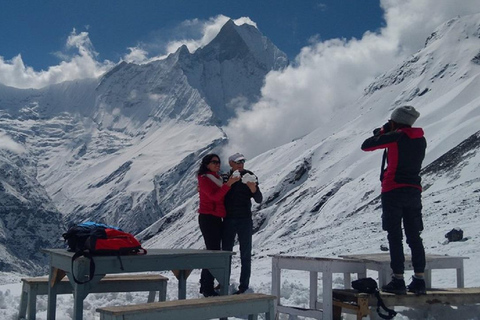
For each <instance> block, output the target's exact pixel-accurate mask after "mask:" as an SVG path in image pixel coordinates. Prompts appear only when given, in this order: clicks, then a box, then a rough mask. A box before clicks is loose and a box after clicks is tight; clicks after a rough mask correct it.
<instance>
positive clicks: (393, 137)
mask: <svg viewBox="0 0 480 320" xmlns="http://www.w3.org/2000/svg"><path fill="white" fill-rule="evenodd" d="M426 148H427V141H426V140H425V137H424V133H423V129H422V128H411V127H405V128H400V129H397V130H395V131H391V132H388V133H384V132H383V129H382V130H379V131H377V133H376V134H375V135H374V136H373V137H370V138H368V139H367V140H365V141H364V142H363V144H362V150H363V151H373V150H378V149H386V150H387V163H388V166H387V168H386V169H385V171H383V175H382V176H383V179H382V193H384V192H388V191H391V190H393V189H398V188H405V187H414V188H417V189H420V190H422V186H421V184H420V182H421V178H420V169H421V168H422V162H423V159H424V158H425V149H426ZM382 170H383V168H382Z"/></svg>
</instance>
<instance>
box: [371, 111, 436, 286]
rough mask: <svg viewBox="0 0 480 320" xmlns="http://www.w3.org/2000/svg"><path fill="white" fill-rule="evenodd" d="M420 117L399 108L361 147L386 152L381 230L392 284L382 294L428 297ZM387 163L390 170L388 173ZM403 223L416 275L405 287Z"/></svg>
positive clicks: (384, 155) (423, 155) (382, 169)
mask: <svg viewBox="0 0 480 320" xmlns="http://www.w3.org/2000/svg"><path fill="white" fill-rule="evenodd" d="M419 116H420V113H419V112H418V111H417V110H415V108H414V107H412V106H402V107H399V108H396V109H395V110H394V111H393V112H392V115H391V117H390V120H389V121H388V122H387V123H385V124H384V125H383V126H382V127H381V128H378V129H375V130H374V131H373V136H372V137H370V138H368V139H366V140H365V141H364V142H363V144H362V150H363V151H373V150H378V149H384V154H383V161H382V168H381V174H380V180H381V182H382V193H381V200H382V228H383V230H385V231H387V238H388V243H389V247H390V267H391V268H392V272H393V274H392V281H391V282H389V283H388V284H387V285H385V286H383V287H382V291H385V292H390V293H394V294H406V293H407V290H408V291H409V292H413V293H415V294H417V295H420V294H426V291H425V290H426V289H425V280H424V271H425V249H424V246H423V240H422V238H421V236H420V234H421V232H422V230H423V221H422V200H421V192H422V186H421V183H420V182H421V178H420V169H421V168H422V162H423V159H424V158H425V149H426V147H427V142H426V139H425V137H424V132H423V129H422V128H413V127H412V125H413V123H414V122H415V121H416V120H417V118H418V117H419ZM385 162H386V163H387V168H386V169H385V168H384V167H385ZM402 220H403V227H404V229H405V236H406V239H407V243H408V245H409V247H410V250H411V253H412V265H413V270H414V273H415V274H414V275H413V277H412V281H411V283H410V284H409V285H408V286H405V280H404V276H403V274H404V269H405V267H404V263H405V256H404V251H403V233H402Z"/></svg>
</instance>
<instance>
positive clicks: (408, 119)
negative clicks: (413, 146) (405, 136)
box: [390, 106, 420, 126]
mask: <svg viewBox="0 0 480 320" xmlns="http://www.w3.org/2000/svg"><path fill="white" fill-rule="evenodd" d="M419 116H420V112H418V111H417V110H415V108H414V107H412V106H402V107H398V108H397V109H395V110H393V112H392V116H391V117H390V119H392V121H395V122H396V123H400V124H406V125H408V126H411V125H413V124H414V123H415V120H417V118H418V117H419Z"/></svg>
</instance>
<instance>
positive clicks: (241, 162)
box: [234, 160, 245, 164]
mask: <svg viewBox="0 0 480 320" xmlns="http://www.w3.org/2000/svg"><path fill="white" fill-rule="evenodd" d="M234 162H235V163H236V164H243V163H245V160H238V161H234Z"/></svg>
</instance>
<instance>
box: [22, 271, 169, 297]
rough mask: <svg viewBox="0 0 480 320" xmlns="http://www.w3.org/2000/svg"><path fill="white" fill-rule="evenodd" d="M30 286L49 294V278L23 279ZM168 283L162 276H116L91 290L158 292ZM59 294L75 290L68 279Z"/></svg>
mask: <svg viewBox="0 0 480 320" xmlns="http://www.w3.org/2000/svg"><path fill="white" fill-rule="evenodd" d="M22 281H23V282H25V283H27V284H28V285H29V286H31V287H33V286H35V289H36V294H37V295H45V294H47V293H48V287H47V284H48V277H35V278H23V279H22ZM166 281H168V278H167V277H164V276H162V275H154V274H145V275H114V276H106V277H103V278H102V279H101V280H100V282H98V283H97V284H96V285H95V286H93V287H92V288H91V291H90V292H91V293H102V292H130V291H132V292H133V291H158V290H159V289H160V288H161V287H160V284H161V283H162V282H166ZM56 288H57V294H68V293H72V292H73V288H72V286H71V284H70V282H69V280H68V278H64V279H62V280H61V281H60V282H59V283H58V284H57V286H56Z"/></svg>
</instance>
